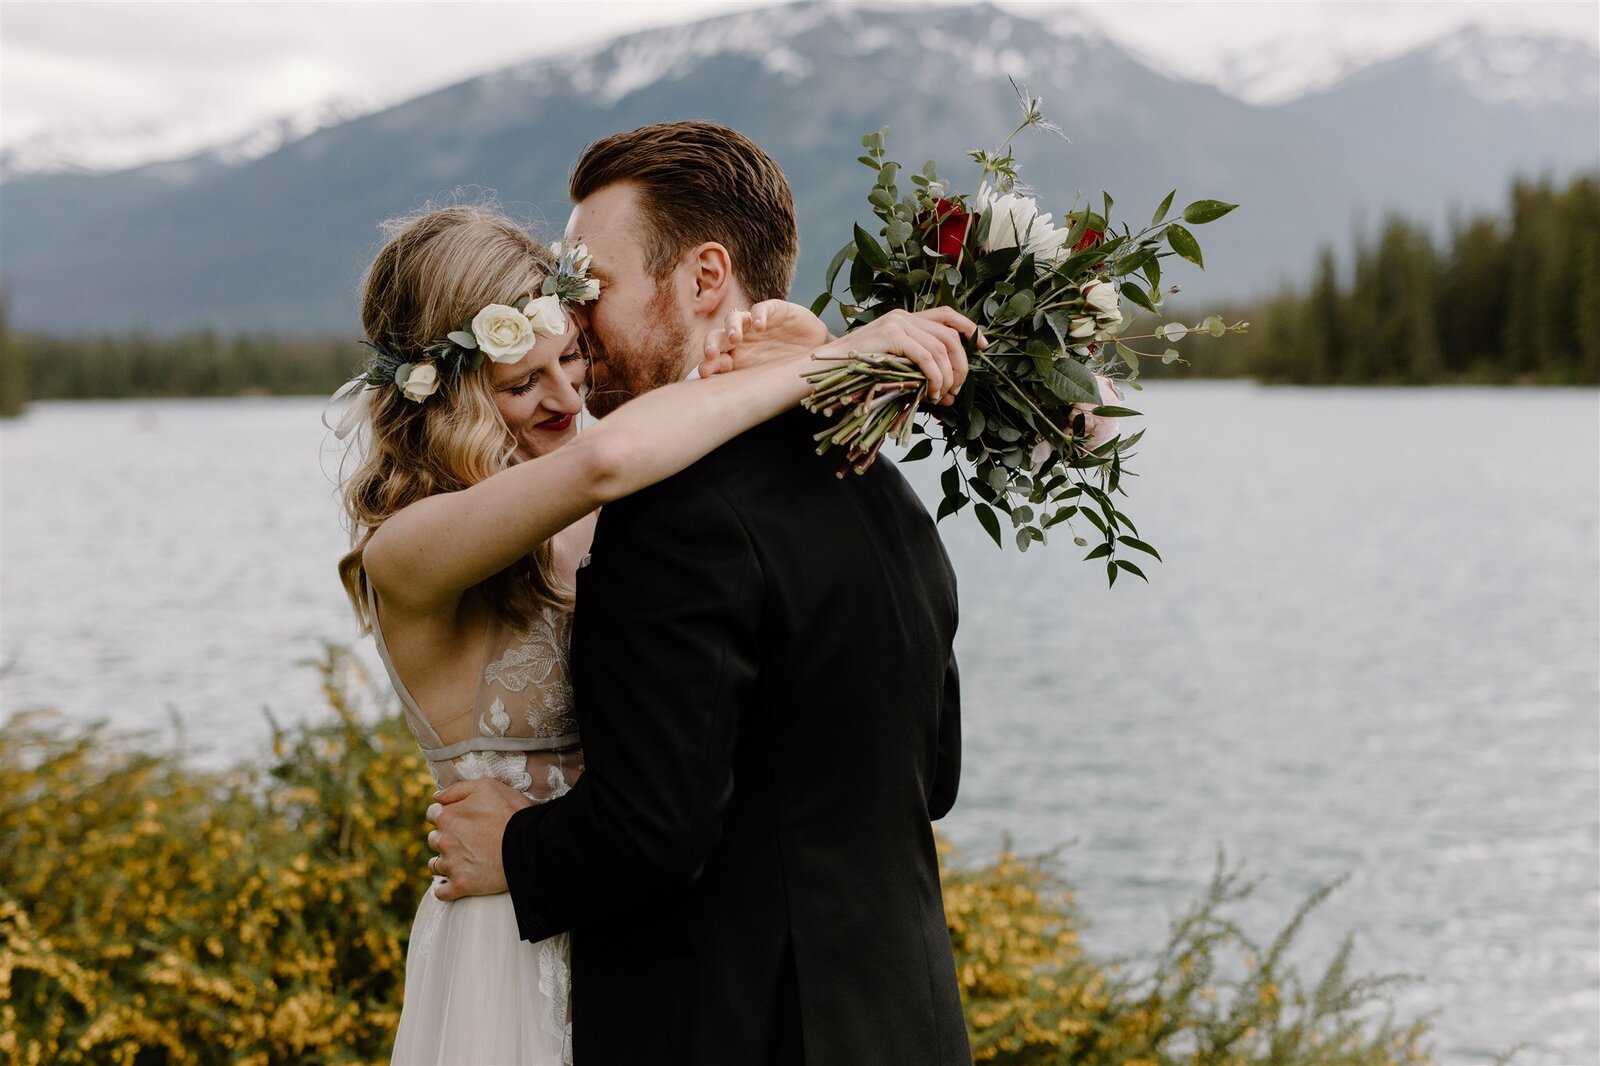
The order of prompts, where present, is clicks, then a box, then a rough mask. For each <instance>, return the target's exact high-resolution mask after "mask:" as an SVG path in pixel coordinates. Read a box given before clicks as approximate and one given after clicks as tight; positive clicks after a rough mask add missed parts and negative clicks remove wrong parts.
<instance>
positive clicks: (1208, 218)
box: [1183, 200, 1239, 226]
mask: <svg viewBox="0 0 1600 1066" xmlns="http://www.w3.org/2000/svg"><path fill="white" fill-rule="evenodd" d="M1238 206H1239V205H1238V204H1225V203H1223V202H1222V201H1221V200H1196V201H1195V202H1194V203H1192V204H1190V205H1189V206H1188V207H1186V208H1184V209H1183V220H1184V221H1185V222H1187V223H1189V224H1190V225H1191V226H1199V225H1203V224H1205V223H1207V222H1215V221H1216V220H1217V219H1219V218H1221V217H1222V216H1223V215H1226V214H1227V213H1228V212H1229V211H1232V210H1233V209H1234V208H1236V207H1238Z"/></svg>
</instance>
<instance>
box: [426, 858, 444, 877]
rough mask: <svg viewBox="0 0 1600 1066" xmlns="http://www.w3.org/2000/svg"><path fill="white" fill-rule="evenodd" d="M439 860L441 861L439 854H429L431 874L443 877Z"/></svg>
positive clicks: (429, 870)
mask: <svg viewBox="0 0 1600 1066" xmlns="http://www.w3.org/2000/svg"><path fill="white" fill-rule="evenodd" d="M438 862H439V856H437V855H430V856H428V872H429V873H430V874H432V875H433V876H435V877H443V876H444V874H442V873H440V872H439V867H438Z"/></svg>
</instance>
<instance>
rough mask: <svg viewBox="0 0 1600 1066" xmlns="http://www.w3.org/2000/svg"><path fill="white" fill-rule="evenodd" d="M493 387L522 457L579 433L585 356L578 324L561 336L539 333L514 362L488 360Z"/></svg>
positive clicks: (554, 446)
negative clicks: (523, 353) (537, 337)
mask: <svg viewBox="0 0 1600 1066" xmlns="http://www.w3.org/2000/svg"><path fill="white" fill-rule="evenodd" d="M487 368H488V372H489V388H490V391H491V393H492V395H493V396H494V405H495V407H497V408H498V409H499V411H500V417H501V418H503V419H505V422H506V428H508V429H510V430H511V433H512V435H513V436H515V437H516V438H517V454H518V455H519V456H520V457H522V458H523V459H531V458H533V457H534V456H538V455H546V454H548V453H550V452H553V451H555V450H556V449H557V448H559V447H561V446H562V445H563V444H565V443H567V442H568V441H569V440H571V439H572V438H573V437H574V436H576V435H577V432H578V418H577V415H578V411H579V410H580V409H581V408H582V407H583V401H582V400H581V399H580V398H579V396H578V389H579V387H580V386H581V385H582V384H583V357H582V356H581V355H580V354H579V353H578V330H577V325H576V323H573V322H568V323H567V332H565V333H563V334H562V335H560V336H559V337H540V338H539V340H538V341H537V342H536V343H535V344H534V346H533V348H532V349H530V350H529V352H528V354H527V355H525V356H523V357H522V358H521V359H520V360H519V361H517V362H515V363H493V362H491V363H488V364H487Z"/></svg>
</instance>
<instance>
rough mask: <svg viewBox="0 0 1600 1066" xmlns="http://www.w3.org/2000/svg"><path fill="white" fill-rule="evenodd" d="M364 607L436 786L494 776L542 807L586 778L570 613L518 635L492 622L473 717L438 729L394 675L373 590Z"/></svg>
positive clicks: (550, 612) (546, 612) (547, 610)
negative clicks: (570, 661) (570, 667)
mask: <svg viewBox="0 0 1600 1066" xmlns="http://www.w3.org/2000/svg"><path fill="white" fill-rule="evenodd" d="M367 603H368V605H369V607H370V609H371V616H372V636H373V640H374V642H375V643H376V644H377V647H378V657H379V658H380V659H382V660H383V665H384V669H385V670H387V671H388V673H389V680H390V682H391V683H392V684H393V685H394V690H395V693H396V694H397V695H398V696H399V697H400V702H401V704H402V705H403V706H404V708H405V715H406V722H407V724H408V725H410V727H411V732H412V734H413V735H414V736H415V737H416V738H417V743H418V744H419V745H420V746H421V748H422V754H423V755H424V756H425V757H426V758H427V760H428V767H429V769H431V770H432V771H433V778H434V780H435V781H437V782H438V783H439V785H440V786H441V787H443V786H445V785H449V784H451V783H453V782H455V781H471V780H475V779H477V778H483V777H492V778H494V779H496V780H498V781H503V782H504V783H506V784H508V785H510V786H511V787H512V788H514V789H516V790H517V791H518V792H521V793H523V794H524V795H526V796H528V797H529V798H531V799H533V800H535V801H541V802H542V801H544V800H549V799H554V798H555V797H556V796H559V795H561V794H563V793H565V792H566V791H567V789H569V788H571V787H572V784H573V782H575V781H576V780H577V779H578V775H579V774H580V773H582V771H583V754H582V752H581V751H580V750H579V748H578V721H577V719H576V718H575V717H573V713H572V681H571V678H570V676H569V675H568V673H567V652H568V648H569V641H570V639H571V623H572V615H571V614H570V612H567V611H563V610H560V609H558V608H556V607H551V606H548V605H546V606H544V607H542V608H541V609H540V611H539V613H538V614H536V615H535V616H534V618H533V620H532V621H531V622H530V623H529V624H528V625H527V626H525V627H523V628H521V629H513V628H511V627H509V626H507V625H505V624H504V623H503V622H501V621H500V620H499V619H498V618H496V617H494V616H493V615H491V617H490V619H489V622H488V624H487V625H486V626H485V629H484V636H483V660H482V664H481V669H480V670H479V672H478V691H477V695H476V697H475V698H474V699H473V703H472V707H471V708H470V713H466V712H462V713H457V714H454V715H451V716H449V717H447V718H444V719H442V720H441V721H440V722H439V723H437V724H435V723H434V722H431V721H430V720H429V719H428V717H427V716H426V715H425V714H423V712H422V708H421V707H419V706H418V705H417V701H416V700H415V699H413V698H412V696H411V693H410V691H409V690H407V688H406V686H405V682H403V681H401V680H400V675H399V674H398V673H397V672H396V671H395V667H394V660H393V659H392V658H391V657H390V655H389V647H388V645H387V643H385V641H384V639H383V630H382V628H381V626H380V625H379V622H378V604H377V596H376V594H375V593H374V592H373V590H372V586H371V585H370V584H369V585H368V586H367Z"/></svg>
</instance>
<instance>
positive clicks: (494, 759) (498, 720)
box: [455, 696, 533, 792]
mask: <svg viewBox="0 0 1600 1066" xmlns="http://www.w3.org/2000/svg"><path fill="white" fill-rule="evenodd" d="M478 724H479V725H480V726H482V727H483V731H484V734H485V735H487V736H492V737H503V736H505V735H506V730H507V729H510V728H511V715H510V714H508V713H506V705H505V704H504V703H502V702H501V701H500V698H499V697H498V696H497V697H495V701H494V702H493V703H491V704H490V705H489V709H488V710H487V711H486V712H484V714H483V717H482V718H481V719H480V720H479V722H478ZM455 767H456V773H457V774H458V775H460V777H461V779H462V780H463V781H476V780H478V779H479V778H484V777H492V778H494V780H496V781H502V782H504V783H505V784H508V785H510V786H511V787H512V788H514V789H516V790H517V791H518V792H527V791H528V790H529V789H531V788H532V787H533V775H532V774H530V773H528V756H527V755H526V754H525V753H524V752H520V751H469V752H467V753H466V754H465V755H460V756H457V757H456V760H455Z"/></svg>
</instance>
